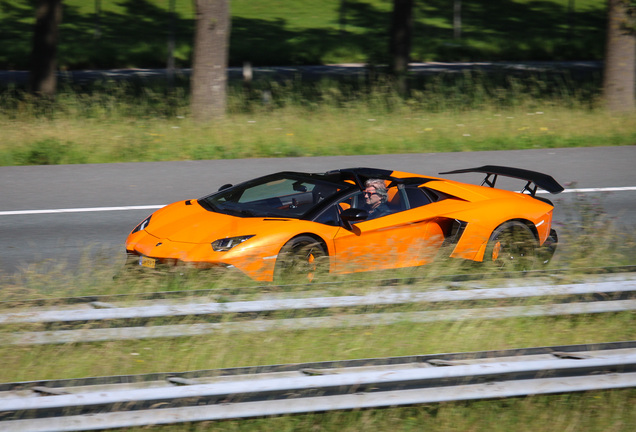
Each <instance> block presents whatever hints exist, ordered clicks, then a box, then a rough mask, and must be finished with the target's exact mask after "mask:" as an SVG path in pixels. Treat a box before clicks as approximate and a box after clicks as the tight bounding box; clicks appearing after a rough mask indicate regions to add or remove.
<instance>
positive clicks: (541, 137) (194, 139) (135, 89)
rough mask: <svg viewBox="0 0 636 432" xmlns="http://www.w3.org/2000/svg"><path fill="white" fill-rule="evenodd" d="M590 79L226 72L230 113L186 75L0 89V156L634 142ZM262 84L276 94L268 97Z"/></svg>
mask: <svg viewBox="0 0 636 432" xmlns="http://www.w3.org/2000/svg"><path fill="white" fill-rule="evenodd" d="M598 86H599V83H598V81H597V80H596V79H590V80H583V81H574V80H571V79H565V78H564V77H560V78H557V77H554V76H531V77H525V78H521V77H519V78H512V77H506V76H483V75H481V74H467V75H461V76H453V77H445V78H438V77H435V78H426V79H418V80H414V81H413V82H412V90H411V93H410V95H409V96H408V97H406V98H401V97H399V96H398V95H397V93H396V92H395V91H394V89H393V86H392V83H391V81H390V80H387V79H385V78H383V77H379V78H378V79H377V80H374V81H372V82H371V83H366V82H360V81H356V80H341V81H334V80H328V79H325V80H321V81H319V82H308V81H306V80H301V79H294V80H289V81H272V82H269V81H258V82H255V83H254V86H253V87H252V89H251V90H250V91H249V92H245V91H244V90H243V89H242V87H241V86H239V85H236V84H235V83H232V86H231V91H230V96H229V110H228V115H227V117H226V119H225V120H223V121H217V122H214V123H209V124H203V125H202V124H196V123H194V122H192V121H191V120H190V111H189V97H188V87H187V82H182V81H180V82H179V83H178V85H177V86H176V87H175V88H174V89H173V90H172V91H169V90H167V89H166V88H165V86H163V84H162V83H159V82H154V83H153V82H149V83H147V84H146V85H143V86H142V85H139V84H138V83H134V82H128V83H124V82H97V83H94V84H92V85H90V86H84V85H76V86H70V85H66V86H64V87H63V88H62V89H61V90H60V92H59V94H58V96H57V99H56V100H55V101H48V102H47V101H38V100H33V99H32V98H31V97H30V96H29V95H28V94H26V93H24V92H23V91H22V90H19V89H13V90H10V91H7V92H5V93H4V94H0V128H2V130H3V132H4V133H3V138H4V139H3V140H2V142H0V165H37V164H40V165H43V164H74V163H109V162H133V161H168V160H200V159H233V158H249V157H293V156H325V155H341V154H345V155H346V154H386V153H422V152H440V151H443V152H462V151H480V150H512V149H533V148H550V147H586V146H604V145H612V146H613V145H633V144H634V143H635V142H636V118H635V117H634V114H625V115H611V114H609V113H607V112H604V111H603V110H602V109H601V108H599V107H598V106H599V104H598V94H599V87H598ZM265 92H268V93H269V94H271V100H270V101H269V102H268V103H263V101H262V96H263V95H264V94H265Z"/></svg>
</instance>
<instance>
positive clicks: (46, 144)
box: [7, 138, 86, 165]
mask: <svg viewBox="0 0 636 432" xmlns="http://www.w3.org/2000/svg"><path fill="white" fill-rule="evenodd" d="M85 161H86V155H85V154H82V152H80V151H79V150H78V148H77V146H76V145H75V144H74V143H72V142H68V141H67V142H63V141H59V140H57V139H55V138H47V139H42V140H37V141H34V142H32V143H30V144H27V145H26V146H24V147H23V148H20V149H17V150H15V151H13V152H11V153H10V154H9V161H7V162H9V163H7V164H10V165H60V164H78V163H84V162H85Z"/></svg>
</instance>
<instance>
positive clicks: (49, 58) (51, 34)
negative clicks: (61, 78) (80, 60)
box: [29, 0, 62, 97]
mask: <svg viewBox="0 0 636 432" xmlns="http://www.w3.org/2000/svg"><path fill="white" fill-rule="evenodd" d="M61 22H62V0H38V2H37V5H36V10H35V27H34V29H33V51H32V52H31V72H30V76H29V87H30V90H31V92H32V93H33V94H36V95H39V96H48V97H53V96H55V91H56V89H57V76H56V74H55V73H56V70H57V42H58V37H59V27H60V23H61Z"/></svg>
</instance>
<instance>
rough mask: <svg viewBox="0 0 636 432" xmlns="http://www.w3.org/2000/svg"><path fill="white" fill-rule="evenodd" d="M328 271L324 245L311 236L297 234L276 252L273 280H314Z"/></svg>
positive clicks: (294, 281)
mask: <svg viewBox="0 0 636 432" xmlns="http://www.w3.org/2000/svg"><path fill="white" fill-rule="evenodd" d="M328 272H329V257H328V255H327V252H326V250H325V247H324V246H323V245H322V243H320V242H319V241H317V240H316V239H315V238H313V237H309V236H298V237H295V238H293V239H291V240H290V241H288V242H287V243H286V244H285V246H283V247H282V249H281V250H280V252H279V253H278V258H277V259H276V266H275V268H274V281H275V282H278V283H308V282H314V281H316V280H317V279H319V278H320V276H324V275H325V274H327V273H328Z"/></svg>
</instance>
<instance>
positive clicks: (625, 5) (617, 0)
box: [603, 0, 636, 111]
mask: <svg viewBox="0 0 636 432" xmlns="http://www.w3.org/2000/svg"><path fill="white" fill-rule="evenodd" d="M608 6H609V8H608V19H607V42H606V46H605V69H604V73H603V97H604V99H605V106H606V107H607V109H609V110H610V111H633V110H634V109H635V108H636V105H635V102H634V99H635V91H634V85H635V83H636V73H635V71H636V27H635V25H634V24H635V23H634V13H635V12H636V4H635V2H634V1H630V0H608Z"/></svg>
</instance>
